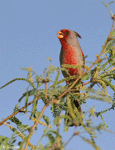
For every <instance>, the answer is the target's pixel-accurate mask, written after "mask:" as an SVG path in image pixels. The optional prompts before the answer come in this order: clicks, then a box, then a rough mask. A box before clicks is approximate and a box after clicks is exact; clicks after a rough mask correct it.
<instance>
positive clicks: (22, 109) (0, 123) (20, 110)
mask: <svg viewBox="0 0 115 150" xmlns="http://www.w3.org/2000/svg"><path fill="white" fill-rule="evenodd" d="M39 99H40V97H39V96H38V99H37V101H38V100H39ZM33 102H34V100H33V101H31V102H29V103H28V104H27V106H29V105H31V104H32V103H33ZM25 108H26V106H23V107H22V108H20V109H19V110H17V111H16V112H14V113H13V114H11V115H10V116H8V117H7V118H5V119H4V120H3V121H1V122H0V126H1V125H2V124H3V123H4V122H6V121H7V120H9V119H10V118H12V117H13V116H15V115H16V114H18V113H19V112H23V111H24V109H25Z"/></svg>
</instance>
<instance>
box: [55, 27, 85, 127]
mask: <svg viewBox="0 0 115 150" xmlns="http://www.w3.org/2000/svg"><path fill="white" fill-rule="evenodd" d="M57 34H58V36H57V38H59V40H60V42H61V45H62V47H61V52H60V65H63V64H69V65H76V68H75V69H74V68H67V70H68V73H69V74H68V73H67V72H66V71H62V74H63V76H64V77H65V78H66V77H68V76H73V75H81V74H82V73H83V72H84V68H83V65H84V64H85V58H84V54H83V51H82V49H81V47H80V44H79V41H78V38H77V37H79V38H81V36H80V35H79V34H78V33H77V32H75V31H72V30H68V29H62V30H60V31H59V32H58V33H57ZM70 82H71V81H70ZM67 83H68V82H67ZM74 104H75V106H76V107H77V108H78V110H79V112H81V107H80V104H79V102H78V101H74ZM73 125H74V124H73V123H72V124H71V125H70V126H73Z"/></svg>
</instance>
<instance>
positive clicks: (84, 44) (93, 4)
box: [0, 0, 115, 150]
mask: <svg viewBox="0 0 115 150" xmlns="http://www.w3.org/2000/svg"><path fill="white" fill-rule="evenodd" d="M103 2H105V3H109V2H110V0H103ZM110 10H111V11H113V13H115V3H113V4H111V5H110ZM111 25H112V19H111V18H110V14H109V12H108V10H107V9H106V7H105V6H104V5H103V4H102V2H101V1H100V0H98V1H97V0H93V1H91V0H85V1H78V0H39V1H38V0H34V1H32V0H20V1H16V0H10V1H9V0H0V68H1V72H0V87H1V86H2V85H4V84H5V83H7V82H8V81H10V80H12V79H14V78H18V77H24V78H26V77H27V72H26V71H24V70H21V69H20V68H24V67H26V68H28V67H30V66H32V69H34V70H35V71H36V72H37V74H38V75H40V74H41V73H42V72H43V70H44V68H46V67H47V66H48V65H49V64H50V63H49V61H48V60H47V57H50V58H51V59H52V62H53V65H54V66H55V67H59V66H60V64H59V53H60V48H61V45H60V42H59V39H57V35H56V33H57V32H58V31H59V30H61V29H71V30H74V31H76V32H78V33H79V34H80V35H81V37H82V39H80V40H79V42H80V45H81V48H82V50H83V52H84V54H85V55H88V57H87V59H86V60H87V61H95V60H96V54H99V53H100V51H101V49H102V45H104V42H105V40H106V38H107V36H108V34H109V32H110V28H111ZM88 65H89V64H88ZM62 78H63V76H62V75H61V77H60V79H62ZM27 86H28V84H27V83H26V82H24V81H16V82H14V83H13V84H10V85H9V86H7V87H5V88H3V89H1V90H0V98H1V100H0V102H1V105H0V119H2V118H5V117H7V116H9V115H10V114H12V110H13V108H14V107H15V104H17V103H18V99H19V98H20V97H21V96H22V94H23V92H24V90H25V89H26V88H27ZM110 94H111V92H110ZM96 104H97V105H96V106H95V108H96V110H104V109H106V108H109V107H110V106H111V105H109V104H106V103H102V102H98V103H96ZM20 105H21V106H23V105H24V101H22V102H21V104H20ZM87 105H88V106H90V107H92V106H94V105H95V102H94V101H93V100H89V101H88V102H87ZM42 106H43V105H42V104H40V106H39V107H40V108H39V110H41V109H42ZM49 111H50V108H49V107H48V109H47V110H46V114H50V113H49ZM17 116H18V117H19V118H20V119H22V122H25V124H27V123H30V124H31V125H33V123H32V122H30V121H28V120H27V117H25V116H24V115H21V114H20V115H17ZM104 117H106V119H105V121H106V124H107V125H108V129H110V130H112V131H114V132H115V126H114V122H115V112H114V111H113V110H111V111H109V112H107V113H106V115H104ZM99 120H100V118H99ZM96 121H97V122H98V118H97V120H96ZM39 128H40V130H39V132H38V133H36V134H35V135H34V137H33V138H32V139H31V142H32V143H35V144H36V143H37V141H38V140H39V137H40V135H41V134H42V132H43V129H44V128H43V127H42V126H41V125H39V126H38V129H39ZM73 131H74V128H70V129H69V132H68V133H64V132H63V127H62V129H61V133H62V137H63V141H65V142H67V140H68V139H69V137H70V136H71V135H72V133H73ZM0 135H4V136H7V137H10V136H11V135H12V132H11V131H10V130H9V128H7V127H5V126H1V127H0ZM19 140H20V139H19ZM42 142H47V138H45V139H44V141H42ZM96 143H97V145H98V146H100V148H101V150H109V149H110V150H114V148H115V134H111V133H108V132H105V131H103V132H101V134H98V138H97V139H96ZM70 148H71V149H73V150H75V149H78V150H85V149H86V148H87V149H88V150H93V147H92V146H91V145H89V144H87V143H86V142H84V141H82V140H81V138H79V137H77V136H76V137H74V138H73V139H72V140H71V141H70V143H69V144H68V145H67V147H66V149H67V150H69V149H70Z"/></svg>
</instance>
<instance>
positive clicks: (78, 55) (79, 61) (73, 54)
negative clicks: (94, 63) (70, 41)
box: [60, 46, 84, 77]
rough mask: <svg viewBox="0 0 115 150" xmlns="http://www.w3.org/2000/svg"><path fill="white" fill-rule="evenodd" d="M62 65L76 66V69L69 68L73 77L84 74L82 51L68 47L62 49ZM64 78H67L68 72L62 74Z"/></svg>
mask: <svg viewBox="0 0 115 150" xmlns="http://www.w3.org/2000/svg"><path fill="white" fill-rule="evenodd" d="M60 64H61V65H62V64H69V65H76V66H74V67H76V68H75V69H74V68H67V70H68V72H69V74H70V75H71V76H73V75H77V74H82V73H83V71H84V69H83V67H82V65H83V54H82V50H81V49H79V48H78V49H77V48H76V47H71V46H68V47H66V48H63V47H62V49H61V52H60ZM62 73H63V75H64V77H67V76H68V75H67V73H66V72H62Z"/></svg>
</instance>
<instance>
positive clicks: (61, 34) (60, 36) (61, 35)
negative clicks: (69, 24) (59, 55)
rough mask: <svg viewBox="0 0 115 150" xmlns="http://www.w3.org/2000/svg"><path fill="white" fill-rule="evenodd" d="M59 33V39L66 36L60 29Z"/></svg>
mask: <svg viewBox="0 0 115 150" xmlns="http://www.w3.org/2000/svg"><path fill="white" fill-rule="evenodd" d="M57 34H58V36H57V38H58V39H62V38H63V37H64V35H63V33H62V32H61V31H59V32H58V33H57Z"/></svg>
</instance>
